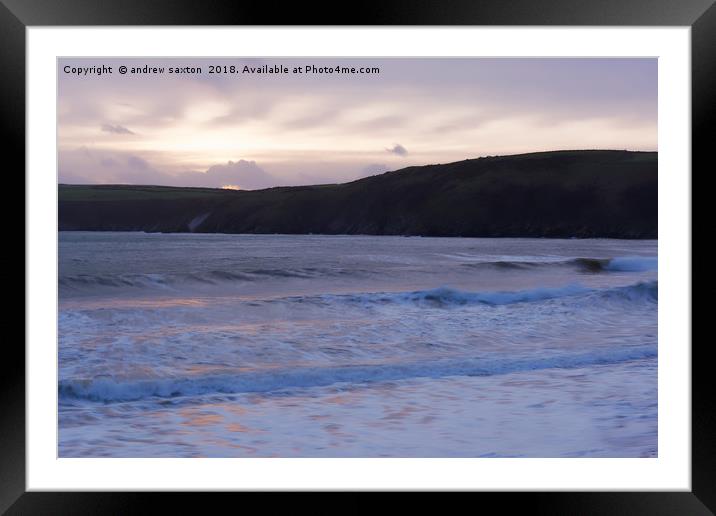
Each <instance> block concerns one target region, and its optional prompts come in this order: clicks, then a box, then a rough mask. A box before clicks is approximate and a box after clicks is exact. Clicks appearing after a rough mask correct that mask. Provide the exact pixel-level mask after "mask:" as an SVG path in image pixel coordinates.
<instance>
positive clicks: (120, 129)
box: [102, 124, 136, 134]
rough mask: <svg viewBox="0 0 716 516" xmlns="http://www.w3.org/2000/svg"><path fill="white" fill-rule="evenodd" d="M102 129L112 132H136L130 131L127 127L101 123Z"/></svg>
mask: <svg viewBox="0 0 716 516" xmlns="http://www.w3.org/2000/svg"><path fill="white" fill-rule="evenodd" d="M102 130H103V131H104V132H105V133H112V134H136V133H135V132H133V131H130V130H129V129H127V128H126V127H123V126H121V125H112V124H102Z"/></svg>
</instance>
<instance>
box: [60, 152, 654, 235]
mask: <svg viewBox="0 0 716 516" xmlns="http://www.w3.org/2000/svg"><path fill="white" fill-rule="evenodd" d="M657 192H658V183H657V153H656V152H629V151H557V152H540V153H532V154H519V155H513V156H497V157H486V158H479V159H469V160H464V161H458V162H455V163H448V164H442V165H427V166H422V167H408V168H404V169H401V170H397V171H394V172H386V173H385V174H381V175H378V176H371V177H367V178H364V179H360V180H357V181H352V182H350V183H344V184H335V185H318V186H296V187H276V188H268V189H265V190H254V191H233V190H221V189H212V188H175V187H162V186H129V185H60V186H59V228H60V230H90V231H95V230H96V231H159V232H190V231H191V232H202V233H291V234H302V233H323V234H372V235H423V236H473V237H585V238H588V237H612V238H656V237H657Z"/></svg>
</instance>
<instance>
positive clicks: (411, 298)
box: [288, 280, 659, 307]
mask: <svg viewBox="0 0 716 516" xmlns="http://www.w3.org/2000/svg"><path fill="white" fill-rule="evenodd" d="M658 290H659V286H658V281H656V280H654V281H647V282H639V283H635V284H633V285H627V286H623V287H612V288H607V289H593V288H587V287H584V286H582V285H579V284H572V285H567V286H564V287H556V288H534V289H527V290H518V291H513V292H468V291H463V290H457V289H453V288H449V287H440V288H435V289H430V290H417V291H414V292H376V293H365V294H339V295H334V294H327V295H322V296H317V297H313V298H311V297H300V298H288V299H289V300H292V301H295V300H299V301H311V300H320V301H322V302H324V303H326V302H328V303H330V302H336V301H338V302H340V301H344V302H345V301H348V302H355V303H360V304H418V305H428V306H432V307H449V306H463V305H477V304H482V305H510V304H515V303H529V302H538V301H546V300H550V299H558V298H565V297H573V296H585V295H592V296H595V297H597V298H600V299H604V300H625V301H632V302H639V301H647V302H656V301H658Z"/></svg>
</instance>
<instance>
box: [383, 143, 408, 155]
mask: <svg viewBox="0 0 716 516" xmlns="http://www.w3.org/2000/svg"><path fill="white" fill-rule="evenodd" d="M385 150H386V151H387V152H390V153H391V154H397V155H398V156H407V154H408V149H406V148H405V147H403V146H402V145H400V144H399V143H396V144H395V145H394V146H393V148H392V149H385Z"/></svg>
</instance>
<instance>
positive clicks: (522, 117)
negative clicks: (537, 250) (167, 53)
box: [58, 58, 657, 189]
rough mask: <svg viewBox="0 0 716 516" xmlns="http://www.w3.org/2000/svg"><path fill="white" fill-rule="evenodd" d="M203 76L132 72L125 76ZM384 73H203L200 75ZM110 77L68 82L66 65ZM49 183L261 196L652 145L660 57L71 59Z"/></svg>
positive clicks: (62, 82) (63, 78) (61, 76)
mask: <svg viewBox="0 0 716 516" xmlns="http://www.w3.org/2000/svg"><path fill="white" fill-rule="evenodd" d="M145 64H148V65H150V66H161V67H164V68H165V71H166V69H167V68H168V67H170V66H174V67H178V66H193V67H201V68H202V73H201V74H180V75H176V74H171V75H170V74H168V73H164V74H153V75H137V74H126V75H121V74H119V73H117V71H118V68H119V66H121V65H125V66H127V67H130V68H131V67H133V66H134V67H136V66H144V65H145ZM264 64H267V65H269V66H271V65H282V66H285V67H288V68H289V69H290V70H291V72H292V71H293V69H294V67H299V66H302V67H305V66H306V65H307V64H312V65H315V66H324V67H325V66H332V67H335V66H337V65H340V66H349V67H356V68H359V67H366V66H369V67H379V68H380V73H379V74H363V75H360V74H355V75H351V74H306V73H288V74H242V73H236V74H209V73H208V70H209V66H210V65H227V66H230V65H234V66H236V67H237V69H238V70H241V69H242V68H243V67H244V66H245V65H248V66H251V67H258V66H261V65H264ZM95 65H107V66H112V67H113V72H114V73H112V74H103V75H101V76H97V75H85V76H78V75H76V74H72V73H65V72H64V71H63V70H64V68H65V66H69V67H91V66H95ZM58 81H59V88H58V90H59V98H58V143H59V160H58V161H59V181H60V182H62V183H128V184H160V185H178V186H212V187H235V188H243V189H255V188H265V187H270V186H276V185H298V184H316V183H335V182H344V181H350V180H353V179H357V178H359V177H364V176H366V175H372V174H377V173H382V172H385V171H387V170H396V169H399V168H403V167H406V166H410V165H424V164H429V163H447V162H451V161H458V160H462V159H466V158H475V157H479V156H485V155H495V154H514V153H520V152H532V151H543V150H557V149H629V150H656V148H657V60H656V59H653V58H649V59H601V58H590V59H582V58H580V59H574V58H550V59H545V58H520V59H516V58H493V59H488V58H361V59H356V58H298V59H295V58H291V59H273V58H271V59H245V58H244V59H232V58H221V59H197V58H187V59H184V58H166V59H165V58H162V59H142V58H131V59H125V58H107V59H104V58H74V59H60V60H59V63H58Z"/></svg>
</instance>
